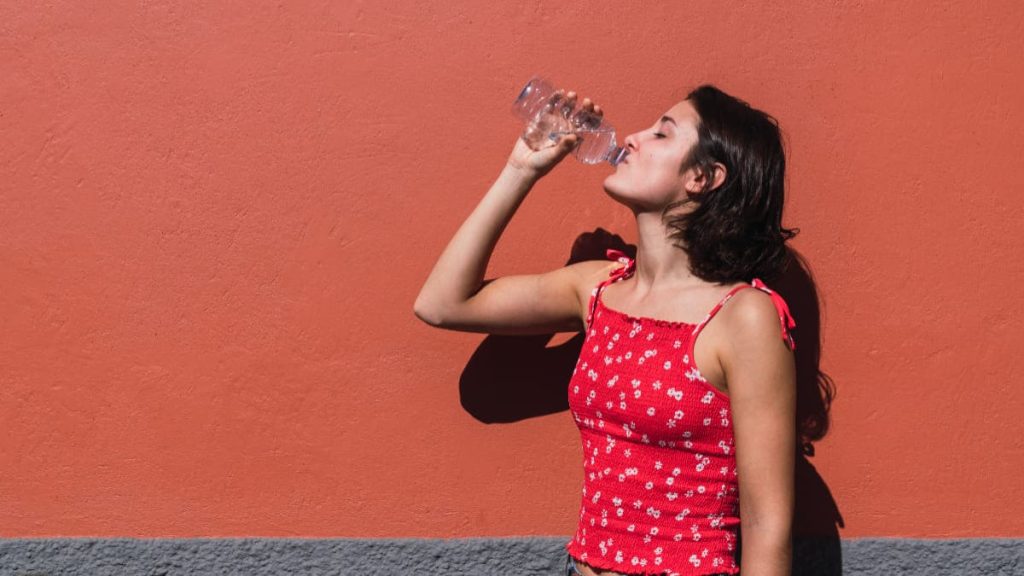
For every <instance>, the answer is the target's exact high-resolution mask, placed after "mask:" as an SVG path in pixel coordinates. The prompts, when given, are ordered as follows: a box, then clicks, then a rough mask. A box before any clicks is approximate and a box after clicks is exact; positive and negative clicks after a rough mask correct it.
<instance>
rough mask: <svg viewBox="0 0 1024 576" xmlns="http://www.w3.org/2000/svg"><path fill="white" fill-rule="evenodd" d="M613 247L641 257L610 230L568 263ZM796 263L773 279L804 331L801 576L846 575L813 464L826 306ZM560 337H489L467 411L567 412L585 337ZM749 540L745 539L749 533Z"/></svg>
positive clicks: (467, 377) (586, 241) (586, 237)
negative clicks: (556, 341)
mask: <svg viewBox="0 0 1024 576" xmlns="http://www.w3.org/2000/svg"><path fill="white" fill-rule="evenodd" d="M609 248H614V249H617V250H621V251H623V252H625V253H627V254H629V255H630V256H633V257H635V255H636V247H635V246H632V245H628V244H626V243H625V241H624V240H623V239H622V238H621V237H620V236H618V235H617V234H612V233H610V232H608V231H606V230H604V229H602V228H597V229H596V230H595V231H594V232H585V233H583V234H580V235H579V236H578V237H577V239H576V241H575V242H574V243H573V247H572V250H571V253H570V256H569V259H568V261H567V263H566V264H567V265H568V264H572V263H575V262H580V261H583V260H604V259H605V251H606V250H607V249H609ZM789 255H790V264H789V266H788V267H787V269H786V270H785V271H784V272H783V273H782V274H780V275H779V276H778V277H776V278H774V279H771V280H770V285H771V286H772V289H773V290H775V291H777V292H778V293H779V294H780V295H781V296H782V297H783V298H784V299H785V300H786V302H787V304H788V305H789V307H790V312H791V313H792V315H793V317H794V319H795V320H796V323H797V325H796V328H794V329H793V337H794V339H795V340H796V342H797V343H798V345H797V348H796V353H795V354H796V368H797V430H798V432H799V436H800V438H799V439H798V442H797V447H798V452H797V459H796V470H795V492H796V510H795V513H794V519H793V572H792V574H793V575H794V576H801V575H805V574H806V575H815V576H837V575H841V574H842V554H841V546H840V537H839V528H843V527H845V524H844V521H843V517H842V515H841V514H840V511H839V506H838V505H837V503H836V501H835V499H834V498H833V496H832V493H831V491H830V490H829V487H828V485H827V483H826V482H825V480H824V479H823V478H822V477H821V475H820V474H819V473H818V471H817V469H816V468H815V467H814V465H813V464H812V463H811V461H810V459H811V458H813V457H814V455H815V446H814V444H815V443H816V442H818V441H820V440H822V439H823V438H825V436H826V435H827V434H828V431H829V426H830V411H831V406H832V402H833V400H834V399H835V396H836V387H835V382H834V381H833V380H832V378H831V377H829V376H828V375H827V374H826V373H824V372H823V371H822V370H821V369H820V360H821V306H820V304H821V301H820V299H819V293H818V290H817V288H816V283H815V281H814V278H813V275H812V273H811V268H810V266H809V264H808V262H807V261H806V259H805V258H804V257H803V256H802V255H800V254H799V253H797V252H796V251H794V250H792V249H790V251H789ZM554 336H555V334H539V335H531V336H501V335H488V336H487V337H486V338H484V340H483V341H482V342H481V344H480V346H479V347H478V348H477V349H476V351H475V352H474V353H473V355H472V356H471V357H470V359H469V362H468V363H467V364H466V367H465V369H464V370H463V372H462V375H461V377H460V379H459V393H460V400H461V403H462V406H463V408H464V409H465V410H466V411H467V412H468V413H469V414H470V415H472V416H473V417H474V418H476V419H477V420H479V421H480V422H483V423H487V424H496V423H510V422H517V421H520V420H524V419H527V418H533V417H537V416H544V415H548V414H554V413H557V412H562V411H566V410H568V408H569V404H568V390H567V388H568V384H569V380H570V378H571V377H572V372H573V369H574V368H575V366H576V361H577V359H578V358H579V354H580V350H581V348H582V346H583V341H584V334H583V333H582V332H580V333H577V334H576V335H574V336H573V337H572V338H571V339H569V340H567V341H565V342H563V343H561V344H558V345H556V346H551V347H549V346H548V343H549V342H550V341H551V340H552V338H553V337H554ZM741 537H742V534H741Z"/></svg>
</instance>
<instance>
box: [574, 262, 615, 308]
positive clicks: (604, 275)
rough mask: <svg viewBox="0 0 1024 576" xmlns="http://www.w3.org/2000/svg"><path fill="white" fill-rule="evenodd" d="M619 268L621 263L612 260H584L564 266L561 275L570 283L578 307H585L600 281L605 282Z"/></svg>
mask: <svg viewBox="0 0 1024 576" xmlns="http://www.w3.org/2000/svg"><path fill="white" fill-rule="evenodd" d="M621 267H622V263H621V262H616V261H614V260H584V261H582V262H576V263H575V264H569V265H568V266H565V267H564V268H562V269H561V273H562V274H564V275H565V277H566V281H567V282H570V283H572V287H573V290H574V291H575V292H576V297H577V298H578V299H579V301H580V306H581V307H585V306H586V305H587V302H588V301H589V300H590V295H591V293H592V292H593V290H594V288H596V287H597V285H598V284H599V283H600V282H601V281H603V280H607V279H608V277H609V276H610V275H611V273H612V271H614V270H615V269H617V268H621Z"/></svg>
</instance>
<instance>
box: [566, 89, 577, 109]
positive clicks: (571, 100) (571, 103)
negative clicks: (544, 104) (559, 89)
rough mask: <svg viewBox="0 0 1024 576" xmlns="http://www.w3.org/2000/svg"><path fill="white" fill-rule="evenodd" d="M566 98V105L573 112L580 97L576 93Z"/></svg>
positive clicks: (567, 95) (571, 93) (569, 94)
mask: <svg viewBox="0 0 1024 576" xmlns="http://www.w3.org/2000/svg"><path fill="white" fill-rule="evenodd" d="M566 97H567V98H566V103H565V105H566V107H567V108H569V109H570V110H572V109H573V108H575V107H576V99H577V97H578V94H576V93H575V92H569V93H568V94H566Z"/></svg>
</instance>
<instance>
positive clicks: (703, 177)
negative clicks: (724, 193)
mask: <svg viewBox="0 0 1024 576" xmlns="http://www.w3.org/2000/svg"><path fill="white" fill-rule="evenodd" d="M691 170H692V172H694V175H693V177H692V178H690V180H689V181H688V182H687V183H686V189H687V190H689V191H690V192H694V193H696V192H700V191H701V190H704V189H705V186H707V180H708V178H707V174H705V173H704V172H703V171H702V170H701V169H700V168H696V167H695V168H692V169H691ZM713 170H714V180H713V181H712V182H711V186H708V187H707V190H714V189H715V188H718V187H719V186H721V185H722V183H723V182H725V174H726V171H725V164H722V163H721V162H715V164H714V166H713Z"/></svg>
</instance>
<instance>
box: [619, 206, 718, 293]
mask: <svg viewBox="0 0 1024 576" xmlns="http://www.w3.org/2000/svg"><path fill="white" fill-rule="evenodd" d="M636 227H637V249H636V271H635V273H634V274H635V276H636V280H637V284H638V285H639V286H641V287H645V288H647V289H654V288H660V287H666V288H667V287H672V288H680V287H684V286H690V285H695V284H703V283H704V281H703V280H701V279H700V278H698V277H697V276H695V275H694V274H693V272H691V271H690V257H689V256H688V255H687V254H686V252H684V251H683V250H682V249H680V248H679V247H678V246H676V245H674V244H673V243H672V240H671V239H670V238H669V237H668V228H667V227H666V226H665V224H664V223H662V221H661V214H660V213H658V212H641V213H638V214H636Z"/></svg>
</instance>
